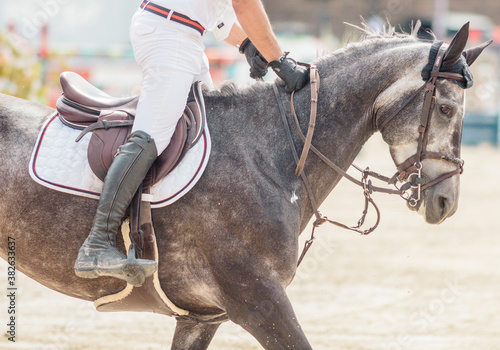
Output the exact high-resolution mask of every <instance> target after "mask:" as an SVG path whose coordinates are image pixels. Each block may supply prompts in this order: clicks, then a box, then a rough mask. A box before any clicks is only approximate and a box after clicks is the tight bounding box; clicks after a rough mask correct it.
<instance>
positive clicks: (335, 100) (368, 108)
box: [295, 42, 425, 217]
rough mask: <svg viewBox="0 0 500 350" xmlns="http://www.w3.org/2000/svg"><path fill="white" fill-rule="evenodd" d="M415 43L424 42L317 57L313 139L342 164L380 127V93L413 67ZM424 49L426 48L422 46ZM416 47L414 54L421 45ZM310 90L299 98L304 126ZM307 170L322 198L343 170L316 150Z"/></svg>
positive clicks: (300, 93) (302, 93)
mask: <svg viewBox="0 0 500 350" xmlns="http://www.w3.org/2000/svg"><path fill="white" fill-rule="evenodd" d="M391 44H392V45H391ZM409 44H412V45H414V46H416V45H422V44H419V43H417V42H394V43H391V42H388V43H387V44H386V45H387V48H386V50H384V48H383V47H378V48H377V47H367V48H365V49H364V50H363V48H362V47H361V48H360V49H359V50H356V49H354V50H351V51H350V52H346V53H343V52H340V53H337V54H335V55H332V56H329V57H326V58H323V59H320V60H319V61H318V62H317V66H318V70H319V72H320V75H321V86H320V90H319V101H318V114H317V122H316V128H315V134H314V138H313V145H315V146H316V147H317V148H318V149H319V150H320V151H321V152H322V153H324V154H325V155H326V156H327V157H328V158H329V159H330V160H332V161H333V162H334V163H335V164H337V165H338V166H340V167H341V168H343V169H347V168H348V167H349V165H350V164H352V162H353V161H354V159H355V157H356V156H357V154H358V153H359V152H360V150H361V148H362V146H363V145H364V143H365V142H366V141H367V140H368V139H369V138H370V137H371V136H372V135H373V134H374V133H375V131H376V126H375V120H374V116H375V114H376V112H377V111H376V108H377V106H376V101H377V97H378V96H379V95H380V94H381V93H382V92H384V91H385V90H386V89H387V88H388V87H390V86H391V85H393V84H394V83H396V82H397V81H398V80H399V79H402V78H403V77H404V76H405V75H406V74H407V73H408V59H409V57H411V56H410V54H409V52H408V51H409V47H408V45H409ZM414 49H416V48H414ZM419 50H420V51H422V50H421V47H420V49H419ZM340 51H342V50H340ZM410 51H412V52H413V53H412V54H413V57H414V55H415V50H410ZM422 57H423V56H422ZM418 62H420V60H418ZM422 62H424V61H422ZM418 64H419V63H416V65H417V66H418ZM424 64H425V63H424ZM422 67H423V66H422ZM309 94H310V90H309V89H304V90H301V91H299V93H298V94H297V96H296V101H295V105H296V106H297V109H298V111H297V114H298V116H299V120H300V124H301V126H302V130H303V131H304V132H305V131H306V130H307V125H308V122H309V106H310V103H309V99H310V96H309ZM299 144H300V145H302V143H301V142H299ZM299 149H300V148H299ZM306 171H307V174H308V177H309V178H310V181H311V183H312V184H313V192H314V195H315V197H316V200H317V202H318V204H319V203H321V202H323V200H324V199H325V198H326V197H327V196H328V194H329V193H330V192H331V190H332V189H333V188H334V187H335V185H336V184H337V183H338V182H339V181H340V179H341V175H339V174H338V173H337V172H335V171H333V170H332V169H330V168H329V166H328V165H326V164H325V163H324V162H322V161H321V160H319V158H318V157H316V156H315V155H313V154H312V152H311V153H310V155H309V158H308V162H307V164H306ZM308 214H312V212H309V213H308ZM308 216H309V215H306V217H308Z"/></svg>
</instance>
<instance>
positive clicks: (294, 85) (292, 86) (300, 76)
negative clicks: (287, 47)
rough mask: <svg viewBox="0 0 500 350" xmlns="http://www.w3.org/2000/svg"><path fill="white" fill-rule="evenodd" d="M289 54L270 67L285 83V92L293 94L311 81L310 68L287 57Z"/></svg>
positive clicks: (286, 53)
mask: <svg viewBox="0 0 500 350" xmlns="http://www.w3.org/2000/svg"><path fill="white" fill-rule="evenodd" d="M287 55H288V52H285V54H284V55H283V56H282V57H281V58H280V59H279V60H277V61H272V62H270V63H269V66H270V67H271V68H272V69H273V71H274V72H275V73H276V74H277V75H278V76H279V77H280V78H281V79H283V81H284V82H285V91H286V92H292V91H297V90H300V89H302V88H303V87H304V86H305V85H306V84H307V82H308V81H309V68H307V67H304V66H301V65H299V64H297V61H295V60H294V59H291V58H288V57H286V56H287Z"/></svg>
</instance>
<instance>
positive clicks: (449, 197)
mask: <svg viewBox="0 0 500 350" xmlns="http://www.w3.org/2000/svg"><path fill="white" fill-rule="evenodd" d="M459 183H460V179H459V176H458V175H457V176H453V177H450V178H448V179H446V180H444V181H441V182H439V183H437V184H435V185H433V186H431V187H428V188H426V189H425V190H423V191H422V193H421V194H420V196H421V198H420V200H418V201H417V200H416V196H417V193H413V194H412V195H411V196H410V200H408V201H407V203H408V208H410V210H414V211H416V212H417V213H419V214H420V215H422V216H423V217H424V220H425V221H426V222H427V223H429V224H436V225H437V224H440V223H442V222H443V221H444V220H445V219H447V218H449V217H450V216H452V215H453V214H455V212H456V211H457V208H458V198H459ZM412 200H413V201H412ZM415 202H416V205H412V203H415Z"/></svg>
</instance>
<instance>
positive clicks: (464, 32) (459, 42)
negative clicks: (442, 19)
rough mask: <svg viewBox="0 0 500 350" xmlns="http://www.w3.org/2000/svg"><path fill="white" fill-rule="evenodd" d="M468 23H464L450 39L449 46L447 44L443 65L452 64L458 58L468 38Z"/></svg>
mask: <svg viewBox="0 0 500 350" xmlns="http://www.w3.org/2000/svg"><path fill="white" fill-rule="evenodd" d="M469 23H470V22H467V23H465V24H464V25H463V26H462V28H460V30H459V31H458V32H457V34H455V36H454V37H453V39H452V40H451V43H450V46H448V50H446V53H445V54H444V61H443V65H444V66H447V67H449V66H453V65H454V64H455V63H457V62H458V60H459V59H460V55H462V52H463V51H464V49H465V45H466V44H467V40H468V39H469Z"/></svg>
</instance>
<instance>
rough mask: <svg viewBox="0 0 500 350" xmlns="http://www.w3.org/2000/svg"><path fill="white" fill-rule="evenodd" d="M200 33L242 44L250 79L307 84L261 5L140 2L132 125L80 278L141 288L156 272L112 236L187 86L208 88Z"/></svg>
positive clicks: (170, 129) (230, 0) (164, 141)
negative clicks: (138, 78)
mask: <svg viewBox="0 0 500 350" xmlns="http://www.w3.org/2000/svg"><path fill="white" fill-rule="evenodd" d="M238 22H239V23H238ZM205 31H211V32H213V33H214V35H215V37H216V38H217V39H219V40H225V41H226V42H228V43H229V44H232V45H233V46H237V47H239V51H240V52H241V53H242V54H244V55H245V56H246V59H247V61H248V63H249V64H250V76H251V77H252V78H254V79H259V78H262V77H263V76H264V75H265V74H266V73H267V67H268V65H269V66H270V67H271V68H272V69H273V70H274V71H275V73H276V74H277V75H278V76H279V77H280V78H281V79H282V80H283V81H284V82H285V89H286V90H287V91H288V92H291V91H294V90H299V89H300V88H302V87H303V86H304V85H305V84H306V83H307V81H308V79H309V74H308V69H307V68H305V67H304V66H301V65H297V64H296V62H295V61H294V60H292V59H290V58H288V57H287V56H286V54H284V53H283V51H282V50H281V48H280V46H279V44H278V41H277V39H276V37H275V35H274V33H273V31H272V28H271V25H270V22H269V19H268V17H267V15H266V13H265V10H264V7H263V5H262V2H261V0H155V1H154V2H151V1H143V2H142V4H141V5H140V8H139V9H137V11H136V13H135V14H134V16H133V18H132V20H131V26H130V39H131V43H132V46H133V49H134V57H135V59H136V61H137V63H138V64H139V66H140V67H141V69H142V74H143V82H142V90H141V95H140V99H139V103H138V106H137V113H136V116H135V121H134V126H133V128H132V133H131V134H130V135H129V137H128V138H127V142H126V143H125V144H124V145H123V146H121V147H120V149H119V151H118V153H117V155H116V157H115V159H114V161H113V163H112V165H111V167H110V168H109V171H108V174H107V176H106V178H105V181H104V186H103V189H102V194H101V197H100V200H99V203H98V207H97V213H96V216H95V219H94V223H93V226H92V229H91V231H90V235H89V236H88V238H87V239H86V241H85V242H84V244H83V245H82V247H81V248H80V251H79V253H78V258H77V260H76V262H75V272H76V274H77V275H78V276H80V277H84V278H97V277H99V276H112V277H117V278H121V279H124V280H127V281H128V282H129V283H132V284H140V282H139V283H137V281H138V280H139V281H140V280H141V278H139V279H137V278H138V276H139V277H141V275H142V280H143V278H144V277H146V276H149V275H151V274H152V273H154V271H156V269H157V264H156V262H155V261H151V260H144V259H137V260H135V261H134V262H133V263H131V262H127V258H126V257H125V255H124V254H123V253H121V252H120V251H119V250H118V249H117V248H116V246H115V236H116V233H117V231H118V228H119V227H120V224H121V219H122V217H123V216H124V215H125V211H126V209H127V207H128V205H129V204H130V202H131V200H132V197H133V196H134V194H135V192H136V190H137V189H138V187H139V186H140V184H141V183H142V181H143V179H144V177H145V176H146V174H147V172H148V170H149V168H150V166H151V165H152V163H153V162H154V160H155V159H156V157H157V156H158V155H159V154H161V153H162V152H163V150H164V149H165V148H166V147H167V146H168V144H169V142H170V138H171V137H172V135H173V133H174V130H175V127H176V125H177V122H178V120H179V118H180V117H181V116H182V113H183V111H184V108H185V105H186V100H187V98H188V94H189V91H190V87H191V84H192V83H193V82H194V81H198V80H201V81H202V82H204V83H205V84H206V85H208V86H209V87H213V84H212V80H211V78H210V75H209V73H208V60H207V58H206V56H205V54H204V52H203V50H204V46H203V40H202V39H203V38H202V37H203V34H204V33H205ZM268 62H270V63H268Z"/></svg>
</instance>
